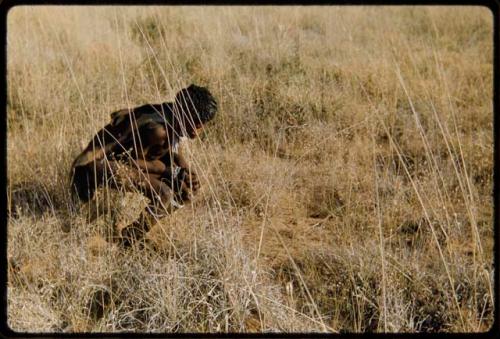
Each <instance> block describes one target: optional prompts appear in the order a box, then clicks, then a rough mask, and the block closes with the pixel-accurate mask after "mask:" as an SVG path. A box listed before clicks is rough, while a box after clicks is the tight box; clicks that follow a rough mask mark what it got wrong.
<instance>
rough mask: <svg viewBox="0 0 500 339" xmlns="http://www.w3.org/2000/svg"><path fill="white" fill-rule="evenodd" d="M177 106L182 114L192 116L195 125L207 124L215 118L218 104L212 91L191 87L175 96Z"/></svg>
mask: <svg viewBox="0 0 500 339" xmlns="http://www.w3.org/2000/svg"><path fill="white" fill-rule="evenodd" d="M175 105H176V106H178V107H179V108H180V111H181V112H182V114H187V117H189V116H190V118H191V119H192V121H193V122H194V123H195V124H199V123H202V124H205V123H206V122H207V121H210V120H212V119H213V117H214V116H215V113H216V112H217V102H216V101H215V98H214V97H213V96H212V94H211V93H210V91H209V90H208V89H206V88H205V87H200V86H196V85H190V86H189V87H187V88H183V89H182V90H180V91H179V92H178V93H177V94H176V95H175Z"/></svg>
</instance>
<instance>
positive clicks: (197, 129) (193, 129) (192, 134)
mask: <svg viewBox="0 0 500 339" xmlns="http://www.w3.org/2000/svg"><path fill="white" fill-rule="evenodd" d="M202 130H203V124H201V123H198V124H192V123H188V124H187V126H186V134H187V135H188V137H189V138H190V139H194V138H196V137H197V136H198V135H199V134H200V133H201V131H202Z"/></svg>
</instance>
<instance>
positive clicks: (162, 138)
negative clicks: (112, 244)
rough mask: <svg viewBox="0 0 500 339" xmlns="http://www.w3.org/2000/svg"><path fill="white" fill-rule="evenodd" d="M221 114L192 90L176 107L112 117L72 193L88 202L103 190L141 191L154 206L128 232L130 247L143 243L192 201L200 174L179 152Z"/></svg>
mask: <svg viewBox="0 0 500 339" xmlns="http://www.w3.org/2000/svg"><path fill="white" fill-rule="evenodd" d="M216 112H217V102H216V101H215V99H214V97H213V96H212V94H211V93H210V92H209V91H208V89H206V88H204V87H199V86H196V85H190V86H189V87H187V88H184V89H182V90H181V91H179V92H178V93H177V94H176V96H175V100H174V102H165V103H162V104H146V105H143V106H139V107H135V108H132V109H123V110H120V111H117V112H114V113H112V114H111V122H110V123H109V124H107V125H106V126H104V128H103V129H101V130H100V131H99V132H97V134H96V135H95V136H94V138H93V139H92V140H91V141H90V143H89V144H88V146H87V147H86V148H85V150H84V151H83V152H82V153H81V154H80V155H79V156H78V157H77V158H76V159H75V161H74V162H73V165H72V167H71V189H72V192H73V193H74V195H76V196H77V197H78V198H79V199H80V200H82V201H89V200H90V199H92V197H93V196H94V193H95V190H96V189H97V188H98V187H100V186H108V187H112V188H115V189H119V188H125V189H128V190H138V191H140V192H141V193H143V194H144V195H145V196H146V197H148V198H149V200H150V203H149V205H148V206H147V208H146V209H145V211H143V213H142V214H141V217H140V218H139V220H137V221H135V222H134V223H132V224H131V225H128V226H127V227H125V228H123V230H122V234H121V236H122V239H123V241H124V243H125V245H127V244H130V241H132V240H133V239H138V238H141V237H142V236H143V235H144V234H145V233H146V232H147V231H148V230H149V228H150V226H151V224H150V221H151V220H150V219H151V217H154V218H157V217H160V216H163V215H165V214H167V213H168V212H170V211H172V210H174V209H176V208H178V207H180V206H182V205H183V204H184V203H185V202H187V201H190V200H191V198H192V195H194V194H195V193H196V192H197V190H198V189H199V186H200V184H199V181H198V178H197V175H196V173H195V172H194V171H193V169H192V168H190V166H189V165H188V164H187V162H186V160H185V159H184V157H183V156H182V154H181V153H180V152H179V142H180V139H181V138H182V137H187V138H190V139H194V138H196V137H197V136H198V134H199V133H200V131H201V130H202V128H203V126H204V124H206V123H207V122H208V121H210V120H212V119H213V117H214V116H215V113H216Z"/></svg>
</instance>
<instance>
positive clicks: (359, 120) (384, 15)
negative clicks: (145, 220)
mask: <svg viewBox="0 0 500 339" xmlns="http://www.w3.org/2000/svg"><path fill="white" fill-rule="evenodd" d="M492 48H493V44H492V15H491V13H490V12H489V11H488V10H486V9H484V8H479V7H475V8H464V7H462V8H458V7H455V8H439V7H432V8H430V7H429V8H425V7H411V8H405V7H397V8H396V7H386V8H383V7H369V8H368V7H331V8H330V7H326V8H318V7H295V8H287V7H280V8H270V7H265V8H262V7H244V8H243V7H242V8H238V7H210V8H198V7H171V8H168V7H163V8H159V7H141V8H133V7H87V8H74V7H72V8H70V7H67V8H63V7H33V8H30V7H17V8H14V9H13V10H12V11H11V12H10V13H9V16H8V107H7V110H8V137H7V140H8V196H9V202H10V205H9V206H10V208H9V220H8V257H9V264H10V265H9V276H8V278H9V285H8V322H9V326H11V328H12V329H14V330H16V331H29V332H32V331H68V332H80V331H98V332H109V331H153V332H170V331H176V332H198V331H202V332H205V331H207V332H214V331H217V332H219V331H220V332H227V331H229V332H240V331H247V332H248V331H250V332H259V331H285V332H294V331H300V332H309V331H332V332H342V331H349V332H350V331H361V332H364V331H378V332H382V331H387V332H426V331H429V332H433V331H443V332H477V331H486V330H488V329H489V328H490V326H491V325H492V321H493V303H492V298H493V294H492V288H493V286H492V284H493V266H492V256H493V249H492V248H493V222H492V218H493V216H492V199H491V193H492V153H493V141H492V116H493V114H492V97H493V92H492V73H493V72H492V53H493V51H492ZM192 82H194V83H197V84H201V85H205V86H208V87H209V88H210V89H211V90H212V91H213V92H214V94H215V96H216V97H217V98H218V101H219V106H220V114H219V115H218V116H217V118H216V120H215V121H214V122H213V123H211V126H210V128H209V129H208V131H207V133H206V134H205V135H204V136H203V138H202V140H198V141H195V142H191V143H189V144H187V145H185V146H184V148H185V149H186V151H187V152H188V154H189V157H190V159H191V162H192V163H193V164H194V165H195V167H196V168H197V169H198V172H199V173H200V176H201V180H202V186H203V189H202V192H201V193H200V195H199V196H198V198H197V200H196V201H195V202H194V204H193V205H192V206H189V207H186V208H184V209H182V210H179V211H178V212H176V213H174V214H173V215H171V216H170V217H167V218H164V219H162V220H160V221H159V222H158V224H157V225H156V226H155V227H154V228H153V229H152V230H151V232H150V234H148V238H149V240H150V242H149V245H148V246H147V247H146V248H135V247H134V248H132V249H130V250H123V249H121V248H119V247H117V245H116V244H114V243H113V242H109V241H107V240H109V237H108V236H109V235H110V232H112V225H113V223H114V222H116V220H117V218H121V215H122V213H121V212H120V211H126V212H130V210H133V208H132V207H134V206H136V205H138V202H137V201H139V200H138V199H136V198H137V197H135V198H134V197H133V196H132V197H131V196H129V195H125V196H124V195H122V194H117V193H113V192H109V191H106V190H103V191H102V192H100V194H99V195H98V199H97V200H96V201H93V202H91V203H90V204H89V205H82V206H78V205H74V204H73V203H71V201H70V200H69V198H68V196H69V192H68V171H69V168H70V164H71V161H72V160H73V158H74V157H75V156H76V155H77V154H78V153H79V152H80V150H81V148H82V145H81V143H82V142H86V141H87V140H89V138H90V137H91V136H92V135H93V134H94V133H95V132H96V131H97V130H98V129H99V128H100V127H102V126H103V125H104V124H105V123H106V122H107V121H108V119H109V113H110V112H112V111H114V110H116V109H119V108H124V107H127V106H134V105H139V104H143V103H145V102H162V101H166V100H170V99H172V98H173V95H174V94H175V93H176V91H177V90H179V89H180V88H182V87H184V86H186V85H188V84H190V83H192ZM139 202H140V201H139ZM139 205H140V204H139ZM136 207H137V206H136Z"/></svg>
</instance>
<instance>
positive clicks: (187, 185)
mask: <svg viewBox="0 0 500 339" xmlns="http://www.w3.org/2000/svg"><path fill="white" fill-rule="evenodd" d="M178 179H179V181H178V183H179V185H180V186H179V191H178V194H179V195H180V197H181V199H182V201H190V200H191V199H192V196H193V195H195V194H196V192H197V191H198V189H199V188H200V183H199V181H198V177H197V175H196V174H195V173H194V172H193V171H190V170H189V169H187V168H183V169H182V172H181V173H180V174H179V178H178Z"/></svg>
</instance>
